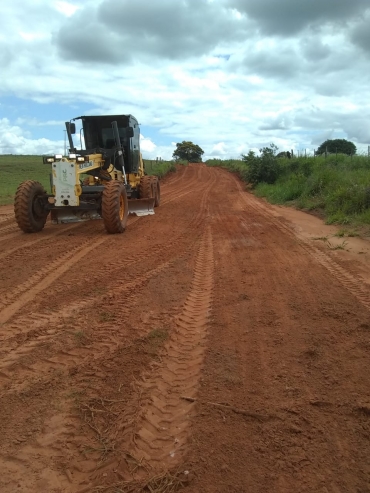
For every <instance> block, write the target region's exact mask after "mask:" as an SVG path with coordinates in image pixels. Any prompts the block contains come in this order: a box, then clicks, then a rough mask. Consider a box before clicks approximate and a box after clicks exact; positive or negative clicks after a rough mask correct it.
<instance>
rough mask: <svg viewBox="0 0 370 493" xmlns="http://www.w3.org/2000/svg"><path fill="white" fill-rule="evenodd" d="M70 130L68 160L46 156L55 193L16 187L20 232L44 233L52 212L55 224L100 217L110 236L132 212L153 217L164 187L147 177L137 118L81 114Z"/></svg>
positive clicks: (29, 185) (29, 184)
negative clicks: (79, 123) (78, 125)
mask: <svg viewBox="0 0 370 493" xmlns="http://www.w3.org/2000/svg"><path fill="white" fill-rule="evenodd" d="M75 120H81V121H82V128H81V130H80V147H81V148H80V149H79V150H77V149H76V147H75V145H74V142H73V137H72V136H73V135H74V134H76V124H75V123H74V121H75ZM66 131H67V136H68V141H69V147H70V149H69V155H68V157H65V156H62V155H55V156H44V157H43V162H44V163H45V164H51V166H52V173H51V175H50V185H51V194H48V193H47V192H46V191H45V189H44V187H43V186H42V185H41V183H39V182H37V181H34V180H27V181H24V182H23V183H21V184H20V185H19V187H18V189H17V192H16V195H15V201H14V211H15V218H16V221H17V223H18V226H19V228H20V229H21V230H22V231H24V232H25V233H35V232H37V231H41V230H42V229H43V227H44V226H45V223H46V219H47V217H48V215H49V213H50V214H51V220H52V222H53V223H55V224H58V223H68V222H76V221H83V220H87V219H100V218H102V219H103V222H104V226H105V229H106V231H107V232H108V233H123V232H124V230H125V228H126V223H127V218H128V214H136V215H138V216H144V215H148V214H154V207H158V206H159V203H160V185H159V181H158V178H157V177H154V176H147V175H145V172H144V165H143V160H142V157H141V153H140V129H139V124H138V122H137V120H136V118H134V117H133V116H132V115H112V116H109V115H108V116H80V117H77V118H74V119H73V120H71V121H70V122H66ZM82 135H83V139H84V141H85V146H84V147H85V149H82Z"/></svg>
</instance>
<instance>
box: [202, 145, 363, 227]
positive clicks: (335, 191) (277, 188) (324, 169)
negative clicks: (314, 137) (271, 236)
mask: <svg viewBox="0 0 370 493" xmlns="http://www.w3.org/2000/svg"><path fill="white" fill-rule="evenodd" d="M276 151H277V148H276V146H274V145H273V144H272V145H271V146H270V147H267V148H263V149H261V154H260V155H259V156H257V155H256V154H255V153H254V152H252V151H251V152H250V153H249V154H248V155H247V156H243V159H240V160H239V161H237V162H235V161H234V162H233V164H232V166H230V165H229V164H228V161H223V162H222V163H219V164H218V165H221V166H222V167H225V168H227V169H230V171H237V172H238V174H239V175H240V177H241V178H242V179H243V180H244V181H246V182H247V183H249V184H250V185H251V187H252V189H253V190H254V193H255V194H256V195H257V196H260V197H265V198H266V199H267V200H268V201H269V202H271V203H274V204H286V205H293V206H295V207H297V208H299V209H304V210H308V211H316V212H319V213H320V215H322V216H324V217H325V218H326V222H327V223H328V224H343V225H346V224H358V225H365V224H366V225H368V224H370V162H369V160H368V157H367V156H347V155H345V154H337V155H335V154H332V155H328V156H327V157H324V156H315V157H314V156H311V157H305V156H302V157H293V158H290V159H288V158H287V157H282V158H278V157H277V156H276ZM214 161H215V160H212V161H211V162H207V164H208V165H211V166H214V165H215V162H214Z"/></svg>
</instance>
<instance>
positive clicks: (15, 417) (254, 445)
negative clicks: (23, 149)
mask: <svg viewBox="0 0 370 493" xmlns="http://www.w3.org/2000/svg"><path fill="white" fill-rule="evenodd" d="M294 214H296V215H294ZM304 217H305V215H304V214H303V213H294V212H292V211H289V212H287V213H285V212H284V209H282V208H281V209H280V208H276V207H273V206H270V205H268V204H266V203H265V202H263V201H261V200H259V199H257V198H255V197H254V196H253V195H251V194H249V193H248V192H246V191H244V188H243V185H242V183H240V182H239V181H238V179H237V178H236V177H235V176H233V175H231V174H229V173H227V172H226V171H223V170H220V169H215V168H207V167H205V166H204V165H191V166H188V167H186V168H181V169H180V170H179V171H178V173H176V174H174V175H172V176H171V177H169V178H168V179H167V180H166V181H165V182H164V183H163V185H162V204H161V206H160V207H159V209H157V210H156V214H155V216H151V217H144V218H136V217H132V218H130V219H129V226H128V228H127V230H126V232H125V233H124V234H123V235H114V236H111V235H106V234H105V232H104V230H103V225H102V222H101V221H91V222H87V223H78V224H74V225H61V226H55V225H51V224H50V223H48V224H47V226H46V228H45V229H44V231H43V232H42V233H40V234H34V235H26V234H22V233H21V232H19V231H18V230H17V227H16V224H15V222H14V220H13V215H12V210H11V208H2V209H0V261H1V268H0V295H1V296H0V341H1V345H0V396H1V399H0V491H1V492H2V493H14V492H22V493H32V492H47V493H61V492H66V493H83V492H95V493H98V492H99V493H101V492H108V493H109V492H129V491H130V492H134V491H137V492H140V491H148V492H162V493H163V492H170V491H171V492H172V491H178V490H179V491H184V492H188V493H190V492H194V493H195V492H210V493H212V492H227V493H231V492H238V493H241V492H245V493H249V492H251V493H262V492H263V493H266V492H274V493H275V492H277V493H279V492H322V493H329V492H330V493H346V492H356V493H360V492H361V493H365V492H370V459H369V457H370V395H369V391H370V372H369V370H370V318H369V310H370V288H369V284H368V282H367V281H368V279H370V269H369V264H368V255H369V254H368V253H367V252H368V242H366V241H365V240H360V239H354V240H353V241H354V243H353V245H352V247H351V248H352V251H350V252H347V251H343V252H342V251H341V250H334V249H330V248H328V246H327V244H326V243H324V242H320V241H317V240H316V241H315V240H314V239H313V234H314V233H313V231H314V230H315V227H317V228H319V229H320V228H322V229H325V226H324V225H321V223H320V222H319V220H317V219H316V218H313V219H312V221H316V223H315V224H316V226H315V227H313V226H312V221H311V220H309V221H307V223H306V222H305V220H304ZM310 221H311V222H310ZM305 224H308V225H309V226H307V228H306V229H305ZM320 231H321V230H320ZM317 236H320V235H317ZM331 245H333V244H331ZM350 246H351V245H350ZM347 249H349V248H347ZM358 253H362V255H358Z"/></svg>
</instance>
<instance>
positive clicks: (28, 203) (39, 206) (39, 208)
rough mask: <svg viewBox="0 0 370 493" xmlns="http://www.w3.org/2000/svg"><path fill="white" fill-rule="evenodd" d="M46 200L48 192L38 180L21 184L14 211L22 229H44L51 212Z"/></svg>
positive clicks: (27, 231) (28, 231) (29, 230)
mask: <svg viewBox="0 0 370 493" xmlns="http://www.w3.org/2000/svg"><path fill="white" fill-rule="evenodd" d="M43 197H44V199H45V200H43ZM46 202H47V198H46V192H45V190H44V187H43V186H42V185H41V183H39V182H38V181H34V180H27V181H24V182H23V183H21V184H20V185H19V187H18V188H17V191H16V193H15V199H14V213H15V220H16V221H17V224H18V226H19V228H20V229H21V230H22V231H24V232H25V233H37V232H38V231H41V230H42V229H43V227H44V226H45V223H46V219H47V217H48V214H49V211H48V210H47V209H45V208H44V203H46Z"/></svg>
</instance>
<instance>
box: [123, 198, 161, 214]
mask: <svg viewBox="0 0 370 493" xmlns="http://www.w3.org/2000/svg"><path fill="white" fill-rule="evenodd" d="M154 201H155V199H154V198H152V199H132V200H129V201H128V212H129V214H135V215H136V216H150V215H152V214H154Z"/></svg>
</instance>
